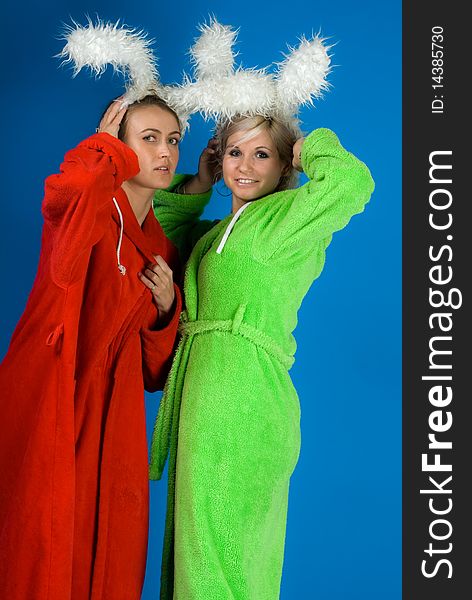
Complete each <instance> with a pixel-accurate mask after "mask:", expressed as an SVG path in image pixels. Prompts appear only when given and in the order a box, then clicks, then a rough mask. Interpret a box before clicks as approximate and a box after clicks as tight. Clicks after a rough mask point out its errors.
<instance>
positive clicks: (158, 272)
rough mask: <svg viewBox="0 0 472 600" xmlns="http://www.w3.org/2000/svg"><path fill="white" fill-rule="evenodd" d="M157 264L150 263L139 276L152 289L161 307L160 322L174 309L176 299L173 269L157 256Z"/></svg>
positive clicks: (154, 297)
mask: <svg viewBox="0 0 472 600" xmlns="http://www.w3.org/2000/svg"><path fill="white" fill-rule="evenodd" d="M154 258H155V259H156V262H155V264H153V265H148V266H147V267H146V268H145V269H144V273H139V278H140V279H141V281H142V282H143V283H144V285H145V286H146V287H148V288H149V289H150V290H151V293H152V299H153V300H154V302H155V303H156V306H157V308H158V309H159V319H158V320H159V322H161V321H163V320H164V321H165V320H166V318H167V315H168V314H169V312H170V311H171V309H172V305H173V304H174V299H175V291H174V280H173V273H172V269H171V268H170V267H169V265H168V264H167V263H166V261H165V260H164V259H163V258H162V256H155V257H154Z"/></svg>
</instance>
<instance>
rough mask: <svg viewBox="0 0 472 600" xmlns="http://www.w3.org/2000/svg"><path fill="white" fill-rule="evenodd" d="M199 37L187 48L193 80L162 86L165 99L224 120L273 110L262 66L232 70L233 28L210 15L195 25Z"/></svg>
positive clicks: (269, 79) (270, 89)
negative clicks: (197, 26) (204, 22)
mask: <svg viewBox="0 0 472 600" xmlns="http://www.w3.org/2000/svg"><path fill="white" fill-rule="evenodd" d="M199 31H200V36H199V37H198V38H197V40H196V41H195V43H194V45H193V46H192V48H191V49H190V55H191V57H192V63H193V70H194V79H193V80H192V79H190V78H189V77H186V78H185V79H184V82H183V84H182V85H181V86H176V87H172V88H166V96H165V97H166V99H167V101H168V102H169V103H171V104H173V105H174V106H177V107H178V109H179V111H180V112H184V113H187V114H192V113H195V112H200V113H201V114H202V116H203V118H204V119H214V120H217V121H218V120H221V119H223V120H225V119H231V118H233V117H234V116H235V115H239V114H240V115H249V114H264V115H267V116H269V115H270V114H271V112H273V110H274V98H275V88H274V82H273V79H272V77H271V76H269V75H267V73H266V72H265V70H264V69H242V68H238V69H235V67H234V59H235V57H236V54H235V53H234V52H233V45H234V43H235V41H236V36H237V33H238V32H237V30H234V29H233V28H232V27H230V26H228V25H221V24H220V23H218V22H217V21H216V20H215V19H214V18H213V19H211V20H210V24H209V25H206V24H204V25H200V26H199Z"/></svg>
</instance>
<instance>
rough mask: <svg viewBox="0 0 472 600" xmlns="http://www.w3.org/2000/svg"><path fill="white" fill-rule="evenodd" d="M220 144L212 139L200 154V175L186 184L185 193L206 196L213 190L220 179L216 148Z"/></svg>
mask: <svg viewBox="0 0 472 600" xmlns="http://www.w3.org/2000/svg"><path fill="white" fill-rule="evenodd" d="M217 144H218V142H217V141H216V140H215V139H214V138H211V139H210V140H209V141H208V144H207V146H206V148H204V149H203V151H202V153H201V154H200V160H199V162H198V173H197V174H196V175H194V176H193V177H192V178H191V179H189V180H188V181H187V183H185V185H184V186H183V188H184V189H183V193H185V194H204V193H205V192H208V190H210V189H211V187H212V186H213V184H215V183H216V182H217V181H218V179H219V177H217V171H218V161H217V159H216V146H217Z"/></svg>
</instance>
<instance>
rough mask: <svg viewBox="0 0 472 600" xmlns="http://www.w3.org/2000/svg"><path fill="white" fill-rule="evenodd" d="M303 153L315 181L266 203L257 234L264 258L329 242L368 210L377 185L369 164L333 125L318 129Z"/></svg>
mask: <svg viewBox="0 0 472 600" xmlns="http://www.w3.org/2000/svg"><path fill="white" fill-rule="evenodd" d="M295 152H296V153H297V149H295ZM297 158H298V157H297V156H295V157H294V164H296V161H297ZM300 158H301V166H302V168H303V171H304V172H305V173H306V175H307V176H308V177H309V179H310V181H309V182H308V183H306V184H305V185H303V186H301V187H299V188H298V189H296V190H287V191H285V192H279V193H277V194H274V195H273V196H271V197H268V198H267V199H266V200H264V201H263V202H264V206H262V205H261V211H263V213H264V214H263V217H264V218H262V219H261V225H260V231H259V232H258V235H257V236H256V237H255V242H256V244H257V246H256V247H255V252H256V254H257V255H258V256H259V257H260V258H262V259H265V260H266V259H269V258H277V257H278V256H283V255H286V253H287V252H289V253H290V252H297V251H299V250H300V249H306V251H310V248H314V247H315V244H316V243H317V242H320V241H322V240H325V242H326V245H327V244H328V243H329V241H330V239H331V235H332V234H333V233H334V232H335V231H338V230H340V229H342V228H343V227H345V226H346V225H347V223H348V222H349V220H350V219H351V217H352V216H353V215H355V214H356V213H360V212H362V211H363V210H364V206H365V204H366V203H367V202H368V201H369V198H370V196H371V194H372V192H373V190H374V182H373V179H372V177H371V175H370V172H369V169H368V168H367V167H366V165H365V164H364V163H363V162H361V161H360V160H359V159H357V158H356V157H355V156H354V155H353V154H351V153H350V152H348V151H347V150H345V149H344V148H343V147H342V146H341V144H340V142H339V140H338V138H337V136H336V135H335V134H334V133H333V132H332V131H330V130H329V129H316V130H315V131H313V132H312V133H311V134H310V135H309V136H308V137H307V138H306V139H305V141H304V143H303V145H302V147H301V157H300Z"/></svg>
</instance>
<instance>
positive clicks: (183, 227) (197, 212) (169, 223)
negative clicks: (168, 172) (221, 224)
mask: <svg viewBox="0 0 472 600" xmlns="http://www.w3.org/2000/svg"><path fill="white" fill-rule="evenodd" d="M190 177H191V176H189V175H176V176H175V178H174V181H173V182H172V185H171V186H170V187H169V188H168V189H167V190H157V191H156V193H155V196H154V203H153V206H154V213H155V215H156V218H157V220H158V221H159V223H160V224H161V227H162V229H163V230H164V233H165V234H166V236H167V237H168V238H169V239H170V240H171V241H172V242H173V243H174V244H175V245H176V246H177V248H178V250H179V254H180V258H181V260H182V262H183V263H185V262H186V261H187V259H188V257H189V256H190V253H191V252H192V249H193V247H194V246H195V244H196V243H197V242H198V240H199V239H200V238H201V237H202V236H203V235H204V234H205V233H206V232H207V231H209V230H210V229H211V228H212V227H213V225H215V223H216V222H217V221H211V220H205V219H200V217H201V216H202V213H203V209H204V208H205V206H206V205H207V204H208V202H209V200H210V197H211V190H209V191H208V192H205V193H204V194H179V193H176V189H177V188H178V186H179V185H181V184H182V183H185V181H187V180H188V179H190Z"/></svg>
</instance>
